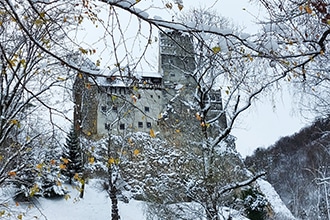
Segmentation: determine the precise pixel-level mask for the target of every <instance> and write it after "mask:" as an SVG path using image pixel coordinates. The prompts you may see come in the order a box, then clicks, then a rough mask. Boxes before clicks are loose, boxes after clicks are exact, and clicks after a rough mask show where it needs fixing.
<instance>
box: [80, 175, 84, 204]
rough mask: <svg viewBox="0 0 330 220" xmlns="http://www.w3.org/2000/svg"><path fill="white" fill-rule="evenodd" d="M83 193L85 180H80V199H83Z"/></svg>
mask: <svg viewBox="0 0 330 220" xmlns="http://www.w3.org/2000/svg"><path fill="white" fill-rule="evenodd" d="M84 193H85V178H84V177H83V179H82V180H81V189H80V194H79V197H80V198H81V199H82V198H84Z"/></svg>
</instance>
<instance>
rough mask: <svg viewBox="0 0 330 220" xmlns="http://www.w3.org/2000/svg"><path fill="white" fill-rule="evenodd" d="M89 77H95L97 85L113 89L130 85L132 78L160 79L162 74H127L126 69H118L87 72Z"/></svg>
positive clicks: (140, 72) (139, 72)
mask: <svg viewBox="0 0 330 220" xmlns="http://www.w3.org/2000/svg"><path fill="white" fill-rule="evenodd" d="M88 72H89V73H90V74H91V75H94V76H95V80H96V82H97V84H98V85H101V86H102V85H103V86H114V87H126V86H127V85H130V84H131V83H132V80H133V78H136V79H139V80H140V79H144V78H158V79H161V78H162V74H161V73H159V72H145V71H135V72H129V70H128V69H121V70H120V71H119V69H118V68H115V69H112V70H109V69H100V70H88Z"/></svg>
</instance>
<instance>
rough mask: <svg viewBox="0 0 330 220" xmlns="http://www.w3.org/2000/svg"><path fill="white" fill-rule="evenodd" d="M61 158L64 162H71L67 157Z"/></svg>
mask: <svg viewBox="0 0 330 220" xmlns="http://www.w3.org/2000/svg"><path fill="white" fill-rule="evenodd" d="M61 160H62V161H63V163H64V164H68V163H69V159H67V158H61Z"/></svg>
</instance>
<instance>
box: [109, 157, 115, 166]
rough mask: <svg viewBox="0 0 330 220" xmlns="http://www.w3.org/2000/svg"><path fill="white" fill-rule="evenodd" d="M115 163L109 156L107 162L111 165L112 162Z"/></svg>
mask: <svg viewBox="0 0 330 220" xmlns="http://www.w3.org/2000/svg"><path fill="white" fill-rule="evenodd" d="M114 163H115V159H114V158H113V157H110V158H109V160H108V164H109V165H111V164H114Z"/></svg>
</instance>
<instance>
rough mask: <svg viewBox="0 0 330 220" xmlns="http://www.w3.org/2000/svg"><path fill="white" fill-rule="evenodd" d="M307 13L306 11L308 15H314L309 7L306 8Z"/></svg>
mask: <svg viewBox="0 0 330 220" xmlns="http://www.w3.org/2000/svg"><path fill="white" fill-rule="evenodd" d="M305 11H306V12H307V13H308V14H312V13H313V11H312V9H311V8H310V7H309V6H308V5H306V6H305Z"/></svg>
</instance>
